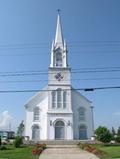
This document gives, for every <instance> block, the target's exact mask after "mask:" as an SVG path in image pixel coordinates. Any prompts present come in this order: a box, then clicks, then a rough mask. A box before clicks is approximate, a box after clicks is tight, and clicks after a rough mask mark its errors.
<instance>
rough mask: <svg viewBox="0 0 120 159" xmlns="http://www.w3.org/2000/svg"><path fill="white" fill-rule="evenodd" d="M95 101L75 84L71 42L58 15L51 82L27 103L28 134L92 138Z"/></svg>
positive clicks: (32, 137)
mask: <svg viewBox="0 0 120 159" xmlns="http://www.w3.org/2000/svg"><path fill="white" fill-rule="evenodd" d="M91 104H92V103H91V101H89V100H88V99H87V98H86V97H84V96H83V95H81V94H80V92H78V91H77V90H76V89H74V88H73V87H72V85H71V69H70V67H69V66H68V50H67V44H66V42H65V40H63V35H62V28H61V21H60V15H59V14H58V18H57V28H56V35H55V40H54V41H53V43H52V49H51V63H50V66H49V70H48V85H47V86H45V87H44V88H43V90H42V91H40V92H38V93H37V94H36V95H35V96H33V97H32V98H31V99H29V100H28V102H27V103H26V104H25V109H26V120H25V136H29V138H30V140H36V141H39V140H79V139H80V140H85V139H90V138H91V136H93V131H94V130H93V127H94V125H93V112H92V105H91Z"/></svg>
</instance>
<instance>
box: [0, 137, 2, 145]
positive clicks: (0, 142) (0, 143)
mask: <svg viewBox="0 0 120 159" xmlns="http://www.w3.org/2000/svg"><path fill="white" fill-rule="evenodd" d="M1 145H2V141H1V136H0V146H1Z"/></svg>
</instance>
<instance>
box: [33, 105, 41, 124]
mask: <svg viewBox="0 0 120 159" xmlns="http://www.w3.org/2000/svg"><path fill="white" fill-rule="evenodd" d="M33 113H34V114H33V120H34V121H38V120H39V118H40V109H39V107H35V108H34V112H33Z"/></svg>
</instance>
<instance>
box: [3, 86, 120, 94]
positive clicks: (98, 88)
mask: <svg viewBox="0 0 120 159" xmlns="http://www.w3.org/2000/svg"><path fill="white" fill-rule="evenodd" d="M107 89H120V86H109V87H93V88H92V87H91V88H77V89H73V88H71V89H62V90H63V91H70V90H71V91H74V90H78V91H95V90H107ZM50 91H55V90H54V89H48V90H47V89H46V90H38V89H30V90H0V93H31V92H50ZM56 91H57V90H56Z"/></svg>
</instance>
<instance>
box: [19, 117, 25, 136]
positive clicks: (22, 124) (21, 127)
mask: <svg viewBox="0 0 120 159" xmlns="http://www.w3.org/2000/svg"><path fill="white" fill-rule="evenodd" d="M24 128H25V126H24V122H23V120H22V122H21V123H20V125H19V126H18V130H17V135H18V136H23V133H24Z"/></svg>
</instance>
